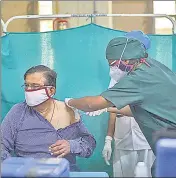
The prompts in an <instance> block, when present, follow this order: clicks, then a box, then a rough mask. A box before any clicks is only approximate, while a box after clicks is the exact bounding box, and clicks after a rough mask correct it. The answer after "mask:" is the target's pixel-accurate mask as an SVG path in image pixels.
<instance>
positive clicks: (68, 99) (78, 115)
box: [65, 98, 80, 119]
mask: <svg viewBox="0 0 176 178" xmlns="http://www.w3.org/2000/svg"><path fill="white" fill-rule="evenodd" d="M71 99H72V98H65V104H66V105H67V106H68V107H69V108H71V109H72V110H73V111H74V113H75V119H80V114H79V110H78V109H76V108H74V107H72V106H70V105H69V104H68V102H69V101H70V100H71Z"/></svg>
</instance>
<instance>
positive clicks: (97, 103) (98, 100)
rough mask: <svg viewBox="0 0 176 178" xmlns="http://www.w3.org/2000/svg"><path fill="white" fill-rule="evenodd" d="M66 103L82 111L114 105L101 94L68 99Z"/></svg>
mask: <svg viewBox="0 0 176 178" xmlns="http://www.w3.org/2000/svg"><path fill="white" fill-rule="evenodd" d="M67 104H68V105H69V106H71V107H73V108H77V109H79V110H82V111H84V112H92V111H97V110H100V109H104V108H109V107H112V106H114V105H113V104H112V103H111V102H109V101H108V100H106V99H104V98H103V97H102V96H87V97H84V98H80V99H70V100H69V101H68V102H67Z"/></svg>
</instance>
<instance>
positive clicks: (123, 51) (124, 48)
mask: <svg viewBox="0 0 176 178" xmlns="http://www.w3.org/2000/svg"><path fill="white" fill-rule="evenodd" d="M127 44H128V38H127V41H126V43H125V47H124V48H123V51H122V54H121V56H120V60H119V63H118V66H117V67H118V68H119V65H120V62H121V60H122V57H123V54H124V52H125V49H126V47H127ZM125 70H126V69H125Z"/></svg>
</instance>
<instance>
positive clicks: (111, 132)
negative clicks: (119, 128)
mask: <svg viewBox="0 0 176 178" xmlns="http://www.w3.org/2000/svg"><path fill="white" fill-rule="evenodd" d="M115 122H116V113H110V118H109V122H108V133H107V135H108V136H111V137H113V136H114V131H115Z"/></svg>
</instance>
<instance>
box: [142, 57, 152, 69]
mask: <svg viewBox="0 0 176 178" xmlns="http://www.w3.org/2000/svg"><path fill="white" fill-rule="evenodd" d="M140 63H143V64H145V65H146V66H148V67H151V66H150V64H149V63H148V62H147V61H146V59H145V58H141V59H140Z"/></svg>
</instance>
